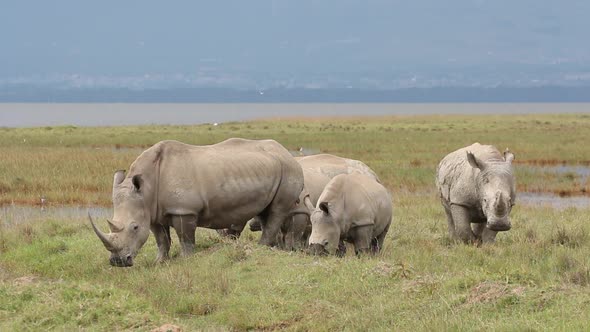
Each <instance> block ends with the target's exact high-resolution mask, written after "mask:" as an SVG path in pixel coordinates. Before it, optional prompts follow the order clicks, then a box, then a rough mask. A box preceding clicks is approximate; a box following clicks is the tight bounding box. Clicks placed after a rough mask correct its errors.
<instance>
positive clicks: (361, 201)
mask: <svg viewBox="0 0 590 332" xmlns="http://www.w3.org/2000/svg"><path fill="white" fill-rule="evenodd" d="M392 218H393V205H392V202H391V195H390V194H389V192H388V191H387V189H385V187H383V186H382V185H381V184H380V183H378V182H377V181H375V179H374V178H370V177H367V176H366V175H363V174H360V173H351V174H341V175H337V176H335V177H334V178H333V179H332V180H330V182H329V183H328V184H327V185H326V187H325V188H324V190H323V192H322V194H321V196H320V198H319V199H318V203H317V206H316V208H315V210H314V211H313V213H312V214H311V236H310V237H309V245H310V249H311V251H312V252H313V253H316V254H318V253H336V254H339V255H343V254H344V253H345V252H344V250H345V248H346V247H345V246H344V245H343V244H344V243H343V241H346V242H350V243H352V244H354V248H355V253H356V254H357V255H358V254H360V253H364V252H373V253H377V252H379V250H380V249H381V248H382V247H383V241H384V239H385V235H387V231H388V230H389V226H390V225H391V221H392Z"/></svg>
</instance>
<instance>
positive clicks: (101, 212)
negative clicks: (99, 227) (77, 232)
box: [0, 205, 113, 226]
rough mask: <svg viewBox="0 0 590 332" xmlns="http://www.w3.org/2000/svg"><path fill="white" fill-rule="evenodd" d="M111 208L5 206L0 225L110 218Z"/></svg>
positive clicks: (0, 217)
mask: <svg viewBox="0 0 590 332" xmlns="http://www.w3.org/2000/svg"><path fill="white" fill-rule="evenodd" d="M112 211H113V209H112V208H104V207H83V206H60V207H44V208H41V207H38V206H22V205H6V206H2V207H0V223H1V224H3V225H6V226H10V225H15V224H19V223H22V222H24V221H43V220H48V219H54V220H80V219H86V218H88V213H89V212H90V215H92V218H94V219H95V220H99V219H103V220H104V219H105V218H111V217H112V216H113V213H112Z"/></svg>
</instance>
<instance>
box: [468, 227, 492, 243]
mask: <svg viewBox="0 0 590 332" xmlns="http://www.w3.org/2000/svg"><path fill="white" fill-rule="evenodd" d="M472 227H473V233H475V236H476V237H477V239H478V240H479V241H481V242H482V243H494V242H495V240H496V234H498V232H496V231H493V230H491V229H489V228H487V227H486V224H485V223H478V224H472Z"/></svg>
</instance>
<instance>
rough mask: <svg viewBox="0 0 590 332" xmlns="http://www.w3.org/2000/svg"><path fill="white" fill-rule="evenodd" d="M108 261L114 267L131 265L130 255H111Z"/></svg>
mask: <svg viewBox="0 0 590 332" xmlns="http://www.w3.org/2000/svg"><path fill="white" fill-rule="evenodd" d="M109 263H111V265H112V266H116V267H131V266H133V257H132V256H131V255H127V256H126V257H119V256H111V258H110V259H109Z"/></svg>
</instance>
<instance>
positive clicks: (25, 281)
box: [14, 276, 39, 286]
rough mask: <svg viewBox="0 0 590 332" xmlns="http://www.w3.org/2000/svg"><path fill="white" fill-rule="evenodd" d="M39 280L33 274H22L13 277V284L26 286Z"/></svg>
mask: <svg viewBox="0 0 590 332" xmlns="http://www.w3.org/2000/svg"><path fill="white" fill-rule="evenodd" d="M38 281H39V278H38V277H35V276H24V277H20V278H16V279H14V284H15V285H17V286H27V285H30V284H34V283H36V282H38Z"/></svg>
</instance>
